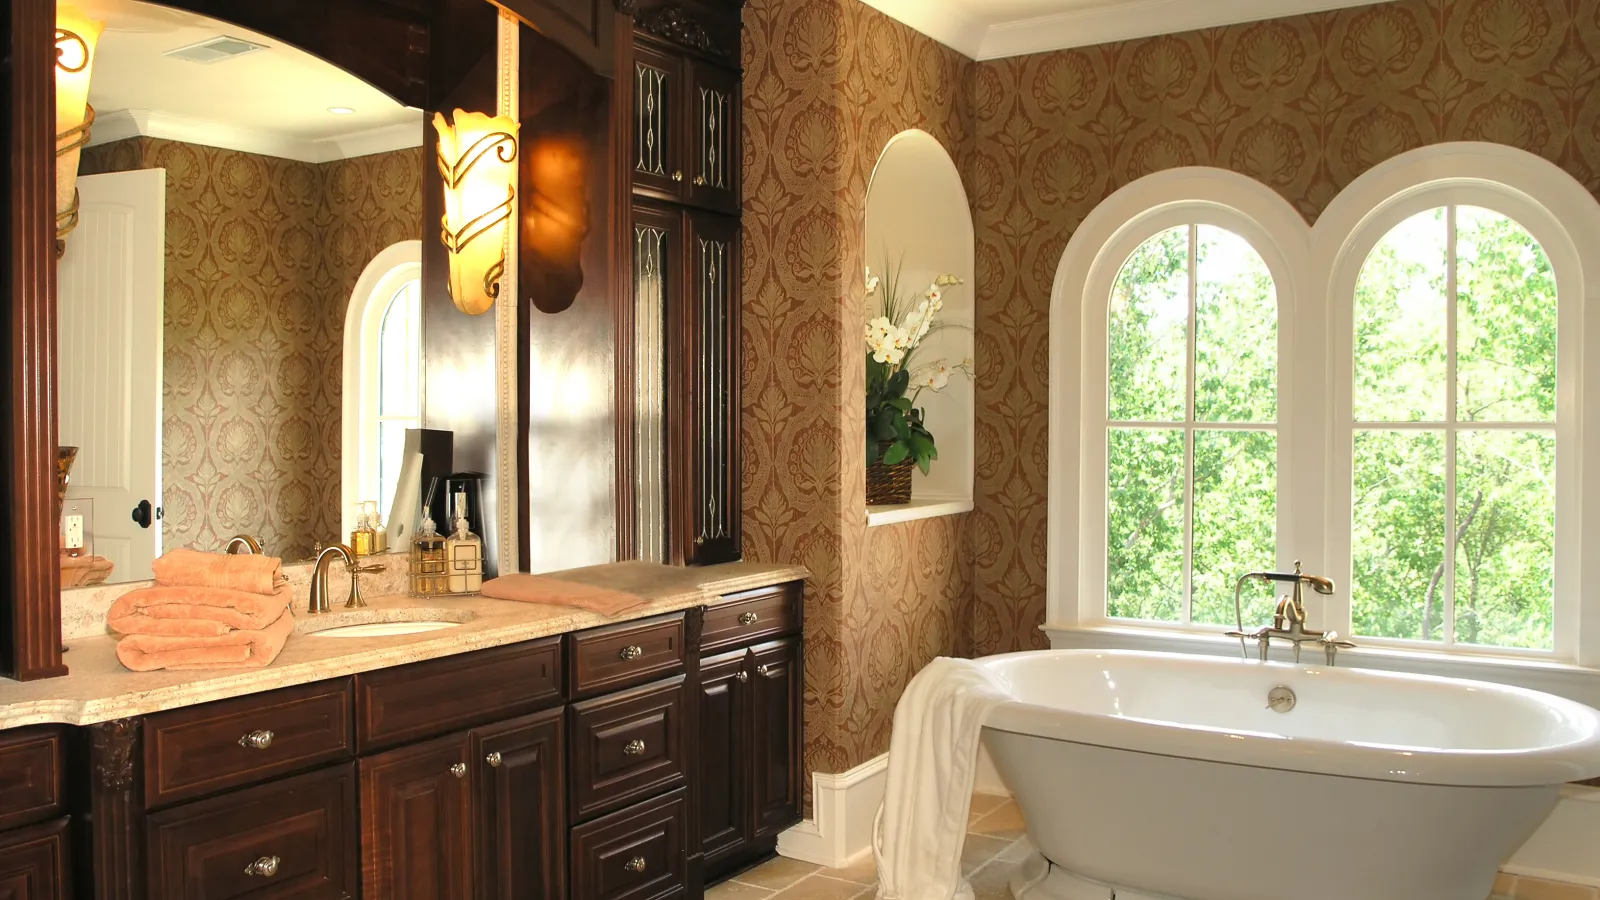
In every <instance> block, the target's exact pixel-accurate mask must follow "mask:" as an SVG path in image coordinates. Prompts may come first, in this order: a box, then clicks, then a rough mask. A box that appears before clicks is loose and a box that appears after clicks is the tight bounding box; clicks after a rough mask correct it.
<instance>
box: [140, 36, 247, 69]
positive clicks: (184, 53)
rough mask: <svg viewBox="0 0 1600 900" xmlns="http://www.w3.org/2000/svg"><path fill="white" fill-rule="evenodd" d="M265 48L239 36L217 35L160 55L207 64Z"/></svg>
mask: <svg viewBox="0 0 1600 900" xmlns="http://www.w3.org/2000/svg"><path fill="white" fill-rule="evenodd" d="M265 49H267V46H266V45H265V44H252V43H251V42H249V41H244V40H240V39H239V38H233V37H227V36H224V35H218V36H217V37H214V38H211V39H210V40H204V41H201V42H200V43H198V44H190V45H189V46H187V47H179V48H178V49H176V50H168V51H167V52H166V53H163V54H162V55H163V56H170V57H172V58H173V59H182V60H187V61H189V62H193V63H203V64H209V63H214V62H220V61H222V60H224V59H232V58H234V57H235V56H243V55H245V54H246V53H250V52H253V51H255V50H265Z"/></svg>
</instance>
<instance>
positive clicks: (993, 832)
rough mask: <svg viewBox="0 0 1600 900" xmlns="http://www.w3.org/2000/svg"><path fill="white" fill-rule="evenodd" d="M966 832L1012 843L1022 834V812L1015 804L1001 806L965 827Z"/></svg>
mask: <svg viewBox="0 0 1600 900" xmlns="http://www.w3.org/2000/svg"><path fill="white" fill-rule="evenodd" d="M967 831H968V832H970V833H972V834H982V835H987V836H989V837H996V838H1002V839H1004V840H1007V841H1014V840H1016V839H1017V838H1019V837H1022V835H1023V834H1024V826H1023V822H1022V810H1020V809H1018V808H1017V805H1016V804H1015V803H1010V802H1008V803H1004V804H1001V805H1000V807H999V808H997V809H995V811H994V812H991V813H989V814H988V815H986V816H984V817H983V818H981V819H979V820H978V821H977V822H975V823H973V824H972V825H969V826H967Z"/></svg>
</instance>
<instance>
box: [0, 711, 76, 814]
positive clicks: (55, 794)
mask: <svg viewBox="0 0 1600 900" xmlns="http://www.w3.org/2000/svg"><path fill="white" fill-rule="evenodd" d="M62 744H63V741H62V735H61V729H60V728H58V727H56V726H54V725H44V726H39V727H36V728H17V729H13V730H11V731H8V732H6V734H5V737H4V738H3V739H0V831H8V830H10V829H12V828H18V827H21V826H23V825H29V824H32V823H34V822H39V821H43V820H45V819H48V818H50V817H51V816H53V815H56V814H58V813H60V812H61V809H62V804H63V803H64V802H65V794H64V792H63V784H62V756H63V753H64V750H63V748H62Z"/></svg>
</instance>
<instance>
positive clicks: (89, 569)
mask: <svg viewBox="0 0 1600 900" xmlns="http://www.w3.org/2000/svg"><path fill="white" fill-rule="evenodd" d="M79 6H80V7H81V8H82V9H83V11H84V12H85V13H86V14H87V15H89V16H91V17H92V18H94V19H98V20H102V21H104V22H105V31H104V33H103V35H102V36H101V38H100V41H99V44H98V48H97V50H96V54H95V59H94V71H95V75H94V79H93V82H92V87H91V89H90V93H89V103H90V105H91V106H92V108H93V109H94V111H95V112H94V116H95V118H94V123H93V129H92V132H91V139H90V141H89V142H88V144H87V145H86V146H84V147H83V148H82V150H81V159H80V163H79V166H78V173H79V178H78V181H77V190H78V196H79V206H78V217H79V222H78V225H77V227H76V229H75V230H74V231H73V232H72V234H71V236H70V240H69V241H68V242H67V245H66V247H65V252H64V255H63V257H62V259H61V264H60V265H61V268H60V272H61V288H60V317H59V350H60V394H59V397H60V400H59V414H60V441H61V444H62V445H63V459H62V465H63V468H64V469H68V468H70V476H69V479H68V484H67V487H66V492H65V498H64V502H63V515H62V583H63V586H66V587H72V586H80V585H85V584H93V583H98V582H122V581H132V580H141V579H146V578H149V577H150V574H151V570H150V564H151V561H152V560H153V559H154V558H155V557H157V556H159V555H160V554H161V553H162V552H164V551H166V550H171V549H174V548H178V547H190V548H194V549H200V550H222V549H223V548H224V547H225V546H226V545H227V543H228V541H229V540H230V538H232V537H233V536H235V535H250V536H252V537H254V538H255V539H256V540H257V541H259V543H260V545H261V546H262V547H263V548H264V549H265V551H266V552H267V553H269V554H271V555H273V556H279V557H281V558H283V559H285V560H293V559H300V558H303V557H306V556H307V555H309V554H310V553H311V552H312V549H313V547H314V546H315V545H317V544H318V543H319V542H320V543H322V544H327V543H331V542H334V541H335V540H342V538H341V537H340V536H341V535H343V534H345V533H346V532H348V531H349V530H350V526H351V524H353V520H354V519H355V517H356V515H357V511H358V510H359V509H360V505H361V504H363V503H365V504H367V507H368V509H369V510H375V515H376V518H377V519H378V520H380V521H381V520H386V519H387V518H388V515H389V507H390V505H391V504H392V503H393V499H394V494H395V491H396V488H397V486H398V483H399V480H400V469H401V468H402V460H403V457H404V442H405V432H406V430H407V429H408V428H409V429H414V428H417V427H418V426H419V425H420V420H421V408H422V407H421V403H422V377H421V365H420V357H421V309H420V288H419V279H420V270H421V261H420V258H421V243H420V239H421V237H422V198H421V171H422V164H423V153H422V149H421V144H422V141H423V123H422V113H421V111H420V110H417V109H412V108H408V107H405V106H402V105H400V104H399V103H397V102H396V101H395V100H393V99H392V98H390V97H389V96H387V95H386V94H384V93H382V92H380V91H379V90H377V89H375V88H373V87H371V86H370V85H367V84H366V83H364V82H362V81H360V80H359V79H357V78H355V77H354V76H352V75H350V74H349V73H347V72H345V71H343V70H341V69H339V68H337V67H335V66H332V65H330V64H328V63H326V62H324V61H322V60H319V59H317V58H315V57H313V56H311V55H309V54H307V53H305V52H303V51H301V50H298V49H296V48H294V47H291V46H288V45H286V44H285V43H284V42H282V41H280V40H276V39H273V38H269V37H266V36H263V35H260V34H257V33H254V32H251V31H249V30H247V29H243V28H240V27H238V26H235V25H231V24H228V23H225V22H222V21H219V20H215V19H210V18H207V17H205V16H201V15H197V14H194V13H189V12H185V11H180V10H175V9H170V8H166V7H161V6H156V5H152V4H147V3H140V2H136V0H84V2H81V3H80V4H79ZM73 448H75V450H74V449H73ZM69 457H71V458H70V459H69ZM373 524H374V525H378V522H373Z"/></svg>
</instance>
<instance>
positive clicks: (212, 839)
mask: <svg viewBox="0 0 1600 900" xmlns="http://www.w3.org/2000/svg"><path fill="white" fill-rule="evenodd" d="M147 828H148V835H149V866H150V871H149V881H150V896H151V897H160V898H162V900H228V898H232V897H249V898H251V900H269V898H274V900H275V898H289V897H293V898H296V900H322V898H328V900H342V898H346V897H353V896H355V892H356V872H357V869H356V865H357V859H356V777H355V763H345V764H343V765H339V766H334V767H333V768H330V769H323V770H321V771H318V772H312V773H309V774H306V775H296V776H294V777H292V778H285V779H283V780H282V781H277V782H274V783H272V784H263V785H259V786H257V787H253V788H246V789H244V790H242V791H237V792H235V793H232V794H224V795H222V796H220V797H212V798H210V799H207V800H198V801H196V802H194V803H189V804H186V805H183V806H175V807H173V808H172V809H168V810H163V811H162V812H158V813H152V814H151V815H150V817H149V819H148V820H147Z"/></svg>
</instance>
